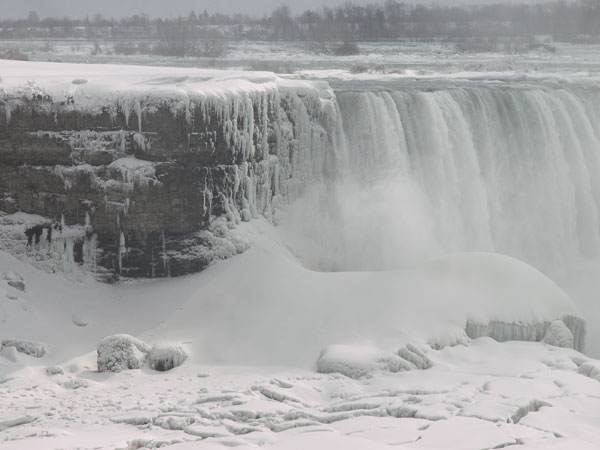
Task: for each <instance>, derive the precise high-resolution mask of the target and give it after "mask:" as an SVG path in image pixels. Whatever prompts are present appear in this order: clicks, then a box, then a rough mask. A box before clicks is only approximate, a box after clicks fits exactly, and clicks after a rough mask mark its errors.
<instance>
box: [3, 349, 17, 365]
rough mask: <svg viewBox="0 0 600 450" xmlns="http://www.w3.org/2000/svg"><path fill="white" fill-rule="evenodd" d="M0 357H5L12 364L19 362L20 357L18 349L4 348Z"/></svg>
mask: <svg viewBox="0 0 600 450" xmlns="http://www.w3.org/2000/svg"><path fill="white" fill-rule="evenodd" d="M0 356H3V357H5V358H6V359H8V360H9V361H12V362H18V361H19V355H18V354H17V349H16V348H15V347H2V349H0Z"/></svg>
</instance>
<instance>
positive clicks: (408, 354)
mask: <svg viewBox="0 0 600 450" xmlns="http://www.w3.org/2000/svg"><path fill="white" fill-rule="evenodd" d="M398 356H399V357H400V358H402V359H404V360H405V361H408V362H409V363H411V364H413V365H414V366H415V367H416V368H417V369H419V370H425V369H429V368H430V367H431V366H433V363H432V362H431V360H430V359H429V358H428V357H427V355H426V354H425V353H423V351H422V350H421V349H420V348H418V347H417V346H416V345H414V344H412V343H410V342H409V343H408V344H406V345H405V346H403V347H401V348H400V350H398Z"/></svg>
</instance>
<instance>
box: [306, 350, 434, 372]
mask: <svg viewBox="0 0 600 450" xmlns="http://www.w3.org/2000/svg"><path fill="white" fill-rule="evenodd" d="M431 366H432V362H431V360H430V359H429V358H428V357H427V356H426V355H425V354H424V353H423V351H422V350H420V349H419V348H418V347H417V346H416V345H414V344H412V343H410V342H409V343H407V344H406V345H404V346H402V347H401V348H400V350H398V352H397V353H396V354H393V353H388V352H385V351H383V350H380V349H378V348H375V347H371V346H355V345H330V346H327V347H325V348H324V349H323V350H322V351H321V354H320V356H319V359H318V360H317V371H318V372H320V373H332V372H335V373H341V374H342V375H345V376H347V377H349V378H354V379H359V378H363V377H367V376H372V375H373V374H374V373H376V372H382V371H383V372H392V373H393V372H400V371H407V370H415V369H417V370H425V369H429V368H430V367H431Z"/></svg>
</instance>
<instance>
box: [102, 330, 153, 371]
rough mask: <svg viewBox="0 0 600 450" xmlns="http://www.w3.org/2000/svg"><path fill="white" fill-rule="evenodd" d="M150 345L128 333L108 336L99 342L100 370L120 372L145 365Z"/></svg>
mask: <svg viewBox="0 0 600 450" xmlns="http://www.w3.org/2000/svg"><path fill="white" fill-rule="evenodd" d="M149 352H150V347H149V346H148V345H147V344H146V343H145V342H142V341H140V340H139V339H137V338H134V337H133V336H130V335H128V334H115V335H113V336H107V337H105V338H104V339H102V340H101V341H100V342H99V343H98V371H99V372H120V371H121V370H128V369H139V368H141V367H142V366H143V365H144V362H145V361H146V358H147V357H148V353H149Z"/></svg>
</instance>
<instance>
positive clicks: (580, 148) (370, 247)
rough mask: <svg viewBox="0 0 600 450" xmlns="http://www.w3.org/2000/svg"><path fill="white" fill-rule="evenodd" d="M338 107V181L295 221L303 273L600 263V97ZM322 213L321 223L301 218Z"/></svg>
mask: <svg viewBox="0 0 600 450" xmlns="http://www.w3.org/2000/svg"><path fill="white" fill-rule="evenodd" d="M337 101H338V106H339V111H340V116H341V119H340V121H341V123H340V125H339V126H340V127H343V130H344V135H345V142H344V143H343V144H342V145H343V147H344V151H345V152H346V154H345V160H346V162H345V163H344V166H345V167H344V171H343V177H342V178H341V180H339V182H336V183H333V184H332V185H328V186H316V187H313V188H312V189H310V190H309V192H308V194H307V195H306V197H305V199H304V201H301V202H300V203H301V204H300V207H299V208H294V209H295V211H291V212H290V214H289V216H288V217H291V220H290V221H289V225H290V226H291V227H292V228H294V233H291V235H292V236H295V237H292V239H296V240H297V241H296V244H297V245H295V246H294V248H297V249H298V253H299V256H300V258H301V259H303V260H304V262H305V263H306V264H307V265H308V266H310V267H313V268H316V269H319V270H361V269H386V268H392V267H397V266H400V265H404V264H410V263H412V262H414V261H417V260H420V259H422V258H425V257H429V256H432V255H435V254H439V253H445V252H453V251H465V250H467V251H469V250H480V251H494V252H499V253H504V254H508V255H512V256H514V257H517V258H519V259H522V260H524V261H527V262H529V263H530V264H532V265H534V266H536V267H538V268H540V269H542V270H544V271H546V272H555V271H560V270H562V269H563V268H564V267H566V266H567V265H568V264H569V262H571V261H574V260H575V259H578V258H580V257H592V258H594V257H598V256H599V255H600V223H599V207H600V178H599V177H597V176H594V175H595V174H598V173H600V91H599V90H598V89H597V88H592V87H590V88H586V87H581V86H579V87H571V86H569V87H560V88H555V87H535V88H532V87H526V86H523V87H514V86H513V87H499V86H494V87H463V88H452V89H439V90H404V91H369V92H350V91H349V92H338V93H337ZM315 207H316V208H318V209H319V210H318V211H315V214H314V216H315V217H318V219H317V220H315V221H306V220H304V221H302V220H298V218H299V217H298V215H299V214H303V215H304V214H306V212H307V210H310V208H315ZM298 231H300V233H297V232H298ZM298 236H301V237H298Z"/></svg>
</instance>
